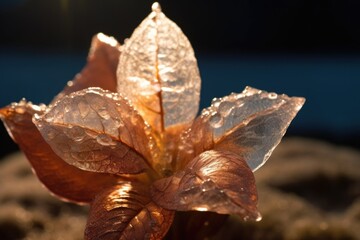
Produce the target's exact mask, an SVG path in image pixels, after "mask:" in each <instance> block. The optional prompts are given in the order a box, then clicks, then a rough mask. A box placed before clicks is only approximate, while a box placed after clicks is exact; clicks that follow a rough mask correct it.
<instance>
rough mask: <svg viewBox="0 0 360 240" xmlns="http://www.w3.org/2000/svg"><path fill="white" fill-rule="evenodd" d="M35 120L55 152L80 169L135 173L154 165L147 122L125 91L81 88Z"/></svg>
mask: <svg viewBox="0 0 360 240" xmlns="http://www.w3.org/2000/svg"><path fill="white" fill-rule="evenodd" d="M34 122H35V124H36V126H37V127H38V129H39V130H40V132H41V134H42V135H43V137H44V138H45V140H46V141H47V142H48V143H49V145H50V146H51V147H52V149H53V150H54V152H55V153H56V154H58V155H59V156H60V157H61V158H62V159H64V160H65V161H66V162H67V163H69V164H71V165H74V166H76V167H78V168H80V169H83V170H87V171H94V172H105V173H112V174H135V173H140V172H142V171H144V170H145V169H147V168H148V164H149V163H148V160H149V159H151V152H150V145H151V144H150V142H151V138H150V137H148V136H147V135H146V133H145V129H146V128H147V126H146V124H145V123H144V121H143V119H142V118H141V116H140V115H139V114H138V113H137V112H136V111H135V110H134V109H133V107H132V106H131V105H130V104H129V103H128V101H127V100H126V99H125V98H123V97H122V96H121V95H118V94H114V93H111V92H108V91H105V90H102V89H100V88H89V89H85V90H82V91H79V92H75V93H72V94H70V95H67V96H65V97H63V98H61V99H60V101H58V102H57V103H56V104H55V105H54V106H53V107H51V108H50V109H48V111H47V112H46V113H45V114H44V115H42V116H35V118H34ZM152 145H154V144H152Z"/></svg>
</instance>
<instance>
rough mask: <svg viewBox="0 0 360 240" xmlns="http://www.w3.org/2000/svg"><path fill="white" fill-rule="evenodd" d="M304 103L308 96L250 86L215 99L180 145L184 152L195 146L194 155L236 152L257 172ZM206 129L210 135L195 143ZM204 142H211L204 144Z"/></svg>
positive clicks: (188, 157)
mask: <svg viewBox="0 0 360 240" xmlns="http://www.w3.org/2000/svg"><path fill="white" fill-rule="evenodd" d="M304 102H305V99H304V98H299V97H288V96H286V95H277V94H276V93H267V92H265V91H261V90H258V89H254V88H250V87H247V88H246V89H245V90H244V91H243V92H242V93H239V94H235V93H233V94H231V95H229V96H225V97H223V98H220V99H214V100H213V102H212V105H211V106H210V107H209V108H206V109H204V110H203V111H202V114H201V116H200V117H199V118H198V119H197V120H196V121H195V123H194V125H193V126H197V125H198V127H196V128H195V127H192V128H191V129H190V130H189V131H188V134H187V135H185V136H184V137H183V140H182V142H183V143H182V144H180V146H183V147H182V148H184V149H186V151H183V152H189V148H190V146H192V145H193V147H192V148H193V149H194V152H193V153H192V155H193V156H197V155H198V154H200V153H201V151H202V150H203V149H206V150H208V149H219V150H225V151H232V152H234V153H237V154H239V155H240V156H242V157H243V158H244V159H245V160H246V161H247V163H248V164H249V166H250V168H251V169H252V170H253V171H255V170H257V169H258V168H259V167H261V166H262V165H263V164H264V163H265V162H266V161H267V159H268V158H269V157H270V155H271V153H272V151H273V150H274V148H275V147H276V146H277V145H278V144H279V143H280V141H281V138H282V137H283V136H284V134H285V132H286V130H287V127H288V126H289V124H290V122H291V121H292V119H293V118H294V117H295V116H296V114H297V112H298V111H299V110H300V109H301V107H302V105H303V104H304ZM202 132H206V133H207V135H206V137H205V138H203V139H202V140H201V142H199V143H196V142H194V141H193V140H192V139H193V138H195V137H196V136H198V135H199V133H202ZM189 141H191V142H190V143H189ZM202 142H207V143H208V145H207V146H206V147H202V146H203V145H204V144H203V143H202ZM198 145H199V146H200V147H199V146H198ZM190 158H191V156H187V157H186V159H190Z"/></svg>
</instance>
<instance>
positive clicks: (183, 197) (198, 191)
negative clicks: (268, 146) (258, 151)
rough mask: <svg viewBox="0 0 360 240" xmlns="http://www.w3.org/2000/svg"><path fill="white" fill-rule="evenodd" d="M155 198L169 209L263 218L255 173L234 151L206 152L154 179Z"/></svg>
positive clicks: (153, 192)
mask: <svg viewBox="0 0 360 240" xmlns="http://www.w3.org/2000/svg"><path fill="white" fill-rule="evenodd" d="M152 198H153V200H154V201H155V202H156V203H157V204H158V205H160V206H162V207H164V208H166V209H173V210H179V211H189V210H197V211H212V212H217V213H220V214H238V215H240V216H242V217H243V218H244V219H253V220H259V219H260V214H259V213H258V211H257V207H256V205H257V192H256V185H255V178H254V175H253V173H252V171H251V169H250V168H249V167H248V165H247V164H246V162H245V160H244V159H243V158H241V157H239V156H238V155H237V154H234V153H231V152H220V151H214V150H210V151H206V152H203V153H202V154H200V155H199V156H198V157H196V158H194V159H193V160H192V161H190V162H189V164H188V165H187V166H186V167H185V169H184V170H182V171H179V172H177V173H175V174H174V175H173V176H171V177H169V178H165V179H160V180H157V181H156V182H154V184H153V188H152Z"/></svg>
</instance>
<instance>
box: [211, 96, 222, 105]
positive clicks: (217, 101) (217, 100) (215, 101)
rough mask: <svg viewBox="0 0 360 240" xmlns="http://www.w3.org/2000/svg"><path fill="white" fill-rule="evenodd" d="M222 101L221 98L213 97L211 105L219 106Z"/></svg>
mask: <svg viewBox="0 0 360 240" xmlns="http://www.w3.org/2000/svg"><path fill="white" fill-rule="evenodd" d="M220 103H221V98H213V100H212V101H211V106H213V107H219V105H220Z"/></svg>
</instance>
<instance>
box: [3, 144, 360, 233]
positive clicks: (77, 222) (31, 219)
mask: <svg viewBox="0 0 360 240" xmlns="http://www.w3.org/2000/svg"><path fill="white" fill-rule="evenodd" d="M255 175H256V179H257V186H258V192H259V198H260V200H259V210H260V212H261V213H262V215H263V219H262V221H261V222H256V223H254V222H242V221H241V220H239V219H238V218H237V217H235V216H231V217H230V218H229V219H228V220H227V222H226V224H225V225H224V226H223V227H222V228H221V230H220V232H219V233H218V234H217V235H216V236H215V237H213V239H222V240H226V239H246V240H252V239H259V240H260V239H262V240H267V239H274V240H275V239H276V240H282V239H284V240H300V239H301V240H303V239H306V240H312V239H324V240H325V239H327V240H332V239H338V240H340V239H341V240H351V239H360V152H358V151H355V150H353V149H350V148H346V147H339V146H333V145H330V144H327V143H323V142H319V141H315V140H309V139H301V138H289V139H285V140H284V141H283V142H282V143H281V144H280V145H279V147H278V148H277V149H276V150H275V152H274V154H273V155H272V157H271V159H270V160H269V162H268V163H267V164H266V165H265V166H263V167H262V168H261V169H260V170H259V171H257V172H256V174H255ZM87 211H88V208H87V207H82V206H76V205H73V204H70V203H63V202H61V201H60V200H58V199H56V198H55V197H53V196H51V195H50V194H49V193H48V191H47V190H46V189H44V188H43V187H42V186H41V184H40V183H39V181H38V180H37V179H36V177H35V176H34V175H33V174H32V173H31V169H30V166H29V164H28V162H27V161H26V159H25V157H24V156H23V155H22V154H21V153H15V154H13V155H10V156H8V157H7V158H6V159H4V160H2V161H0V239H1V240H15V239H28V240H33V239H39V240H45V239H46V240H58V239H74V240H76V239H83V231H84V226H85V223H86V215H87Z"/></svg>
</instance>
